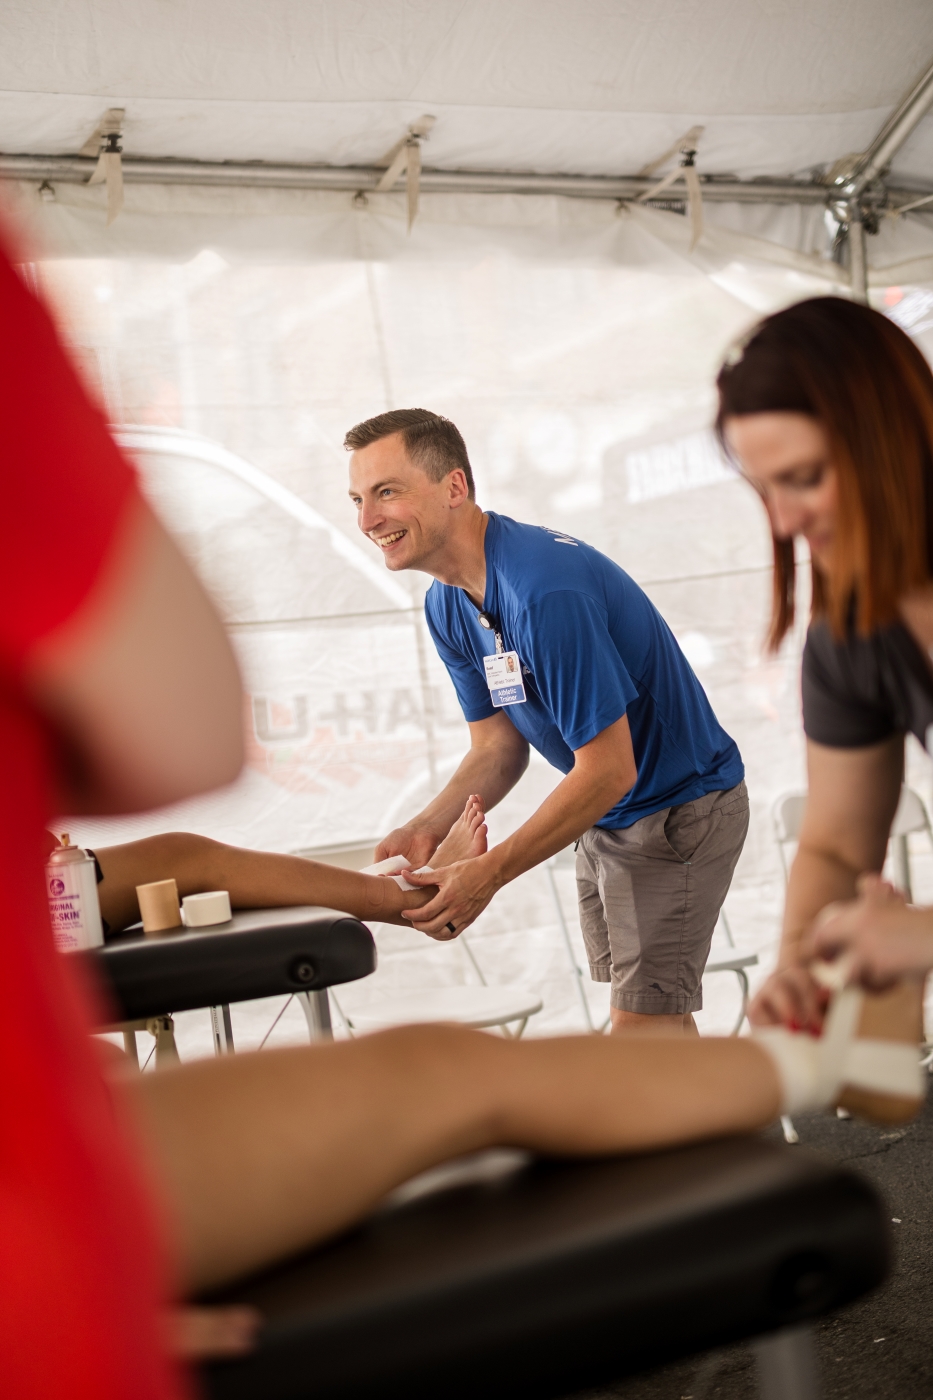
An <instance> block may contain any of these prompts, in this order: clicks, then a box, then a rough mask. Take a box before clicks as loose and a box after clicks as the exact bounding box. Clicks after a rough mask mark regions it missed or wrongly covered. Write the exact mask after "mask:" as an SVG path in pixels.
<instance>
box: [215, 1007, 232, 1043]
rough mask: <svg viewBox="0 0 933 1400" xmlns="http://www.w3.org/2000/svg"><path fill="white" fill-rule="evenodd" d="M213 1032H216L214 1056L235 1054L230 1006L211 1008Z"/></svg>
mask: <svg viewBox="0 0 933 1400" xmlns="http://www.w3.org/2000/svg"><path fill="white" fill-rule="evenodd" d="M211 1030H212V1031H213V1032H214V1054H215V1055H232V1054H233V1025H232V1023H231V1021H230V1007H229V1006H212V1007H211Z"/></svg>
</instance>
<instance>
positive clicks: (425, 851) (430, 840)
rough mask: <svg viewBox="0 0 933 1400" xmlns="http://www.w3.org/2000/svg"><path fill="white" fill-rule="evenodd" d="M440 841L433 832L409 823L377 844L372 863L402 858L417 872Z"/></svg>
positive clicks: (425, 863)
mask: <svg viewBox="0 0 933 1400" xmlns="http://www.w3.org/2000/svg"><path fill="white" fill-rule="evenodd" d="M440 841H441V838H440V837H439V836H436V835H435V834H434V832H433V831H429V830H428V829H427V828H426V827H422V826H416V825H415V824H414V822H410V823H409V824H408V826H398V827H396V828H395V830H394V831H390V832H389V834H388V836H387V837H386V838H385V840H383V841H380V842H379V845H378V846H377V847H376V854H375V857H374V861H373V863H374V864H378V862H379V861H381V860H388V858H389V856H404V857H405V858H406V860H410V861H411V864H412V869H413V870H417V869H418V868H419V866H422V865H427V863H428V861H429V860H430V859H431V857H432V856H433V854H434V852H435V851H436V850H437V848H438V846H439V845H440ZM412 883H414V882H412ZM430 883H431V884H434V883H435V882H434V881H430Z"/></svg>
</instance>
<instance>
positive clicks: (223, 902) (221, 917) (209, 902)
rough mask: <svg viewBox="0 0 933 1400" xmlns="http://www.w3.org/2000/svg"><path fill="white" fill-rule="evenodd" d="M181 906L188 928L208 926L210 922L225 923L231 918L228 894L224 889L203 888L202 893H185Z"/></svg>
mask: <svg viewBox="0 0 933 1400" xmlns="http://www.w3.org/2000/svg"><path fill="white" fill-rule="evenodd" d="M181 907H182V909H183V910H184V913H185V925H186V926H187V927H188V928H210V927H211V925H212V924H225V923H227V922H228V920H230V919H232V918H233V914H232V913H231V911H230V896H229V894H228V893H227V891H226V890H205V892H204V893H203V894H189V895H185V898H184V899H183V900H182V902H181Z"/></svg>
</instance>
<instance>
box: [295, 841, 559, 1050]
mask: <svg viewBox="0 0 933 1400" xmlns="http://www.w3.org/2000/svg"><path fill="white" fill-rule="evenodd" d="M377 844H378V843H377V842H376V841H375V840H371V839H370V840H362V839H361V840H359V841H348V842H343V843H338V844H334V845H330V846H313V847H311V846H307V847H304V848H303V849H301V850H297V851H293V852H292V854H293V855H296V856H304V857H305V859H307V860H319V861H324V862H326V863H327V864H329V865H339V866H342V867H343V868H344V869H347V870H363V869H365V867H366V866H367V865H372V863H373V855H374V852H375V848H376V845H377ZM454 941H455V942H456V943H458V944H459V945H460V948H461V949H462V951H463V953H464V955H465V956H466V958H467V960H468V962H469V964H470V966H471V967H472V969H473V971H474V973H475V974H476V976H477V978H478V979H479V986H478V987H475V986H454V987H430V986H422V987H412V988H411V989H410V990H406V991H403V992H400V993H391V994H390V993H374V994H373V995H372V997H371V998H370V999H369V1000H367V1002H366V1003H365V1005H361V1006H357V1007H354V1006H353V1005H352V998H351V1001H350V1002H348V1001H347V1000H346V998H343V999H341V998H338V996H337V994H336V993H335V991H334V989H333V988H331V989H330V998H329V1003H328V993H327V991H326V990H325V991H323V992H318V993H316V994H315V995H316V996H317V998H318V999H319V1001H323V1002H324V1003H325V1004H327V1005H328V1006H329V1005H330V1004H332V1005H333V1007H334V1009H335V1010H336V1011H337V1014H338V1016H339V1017H340V1019H341V1021H342V1022H343V1025H344V1029H345V1030H346V1031H347V1033H348V1034H349V1035H351V1036H354V1035H362V1034H363V1033H365V1032H367V1031H374V1030H383V1029H386V1028H387V1027H389V1026H407V1025H413V1024H424V1023H429V1022H437V1021H454V1022H456V1023H457V1024H458V1025H461V1026H471V1027H472V1028H473V1029H476V1030H479V1029H482V1030H487V1029H491V1028H492V1027H498V1028H499V1029H500V1030H501V1031H502V1033H503V1035H506V1036H513V1037H515V1038H516V1039H517V1038H518V1037H519V1036H520V1035H521V1034H522V1033H523V1031H524V1029H525V1027H526V1026H527V1024H528V1021H529V1018H530V1017H532V1016H535V1015H537V1013H538V1012H539V1011H540V1010H541V1008H542V1006H543V1005H544V1003H543V1001H542V1000H541V998H540V997H539V996H538V995H537V993H535V992H532V991H529V990H528V989H527V988H524V987H512V986H506V987H490V986H489V984H488V983H487V981H486V977H485V974H484V973H483V970H482V968H481V967H480V964H479V961H478V959H477V957H476V953H475V951H474V949H473V945H472V942H471V941H470V939H469V938H468V937H467V935H466V934H465V933H461V934H460V935H459V937H458V938H457V939H456V940H454ZM316 1013H317V1014H318V1015H321V1013H322V1008H320V1007H318V1008H316ZM305 1015H306V1017H307V1018H308V1029H309V1031H310V1033H311V1035H312V1038H313V1037H314V1034H315V1032H314V1027H313V1025H312V1020H311V1017H310V1015H309V1014H308V1008H305ZM319 1034H325V1035H329V1034H330V1021H329V1018H328V1022H327V1029H326V1030H324V1031H322V1032H319Z"/></svg>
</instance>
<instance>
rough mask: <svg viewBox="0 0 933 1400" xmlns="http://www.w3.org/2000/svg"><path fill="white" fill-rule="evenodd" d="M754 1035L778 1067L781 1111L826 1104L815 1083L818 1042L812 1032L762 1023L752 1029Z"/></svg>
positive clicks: (807, 1109) (809, 1109) (796, 1111)
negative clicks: (807, 1032)
mask: <svg viewBox="0 0 933 1400" xmlns="http://www.w3.org/2000/svg"><path fill="white" fill-rule="evenodd" d="M754 1039H755V1043H756V1044H757V1045H760V1046H761V1048H762V1050H766V1051H767V1053H768V1054H769V1055H770V1057H771V1060H772V1062H773V1064H774V1068H775V1070H776V1071H777V1077H778V1081H779V1083H780V1085H781V1112H782V1113H789V1114H791V1115H793V1114H795V1113H807V1112H809V1111H811V1110H812V1109H815V1108H825V1107H826V1106H827V1102H826V1100H825V1099H821V1097H820V1092H819V1089H818V1087H817V1085H818V1080H819V1074H818V1070H817V1055H818V1051H819V1044H818V1042H817V1041H816V1040H815V1039H814V1038H813V1036H812V1035H807V1034H806V1032H794V1031H789V1030H785V1028H784V1027H783V1026H764V1027H762V1028H761V1029H760V1030H756V1031H755V1033H754Z"/></svg>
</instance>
